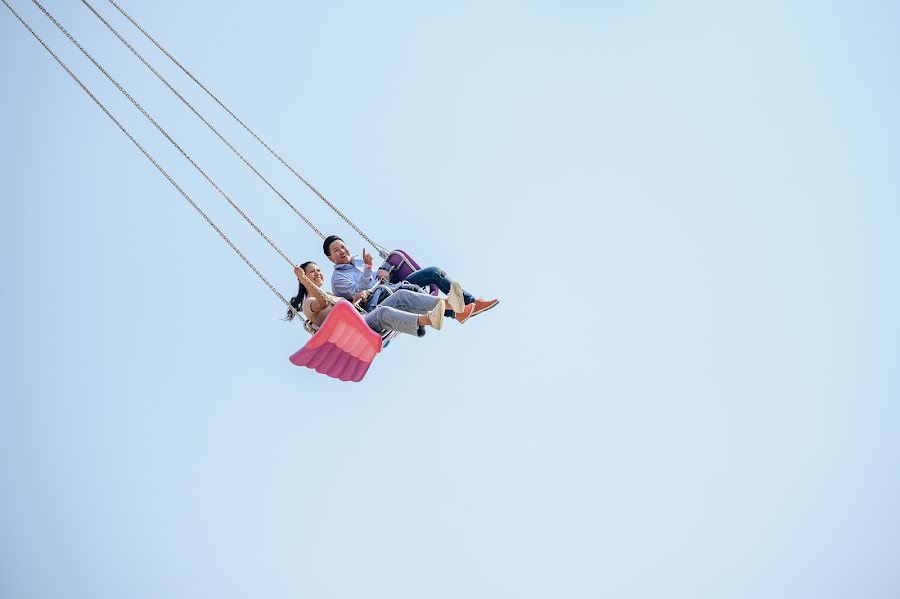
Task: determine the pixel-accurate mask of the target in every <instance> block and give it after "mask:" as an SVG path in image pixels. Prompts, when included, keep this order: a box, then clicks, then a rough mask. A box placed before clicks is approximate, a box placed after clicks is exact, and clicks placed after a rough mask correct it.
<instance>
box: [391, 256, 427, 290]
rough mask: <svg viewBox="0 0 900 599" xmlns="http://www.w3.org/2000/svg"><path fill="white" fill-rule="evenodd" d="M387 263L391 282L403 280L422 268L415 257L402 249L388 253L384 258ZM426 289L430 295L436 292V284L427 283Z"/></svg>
mask: <svg viewBox="0 0 900 599" xmlns="http://www.w3.org/2000/svg"><path fill="white" fill-rule="evenodd" d="M384 261H385V262H386V263H387V264H390V265H391V270H390V273H391V278H390V280H391V283H399V282H400V281H405V280H406V277H408V276H409V275H411V274H413V273H414V272H416V271H417V270H422V267H421V266H419V263H418V262H416V261H415V259H414V258H413V257H412V256H410V255H409V254H407V253H406V252H405V251H403V250H394V251H392V252H391V253H390V254H388V256H387V258H385V260H384ZM427 287H428V290H429V293H431V295H437V294H438V288H437V285H428V286H427Z"/></svg>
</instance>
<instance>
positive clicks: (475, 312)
mask: <svg viewBox="0 0 900 599" xmlns="http://www.w3.org/2000/svg"><path fill="white" fill-rule="evenodd" d="M499 305H500V300H497V301H496V302H494V303H493V304H491V305H490V306H488V307H487V308H482V309H481V310H474V311H472V316H470V317H469V318H473V317H475V316H478V315H479V314H484V313H485V312H487V311H488V310H490V309H492V308H496V307H497V306H499Z"/></svg>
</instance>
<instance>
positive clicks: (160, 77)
mask: <svg viewBox="0 0 900 599" xmlns="http://www.w3.org/2000/svg"><path fill="white" fill-rule="evenodd" d="M81 1H82V3H84V5H85V6H87V7H88V8H89V9H90V11H91V12H92V13H94V15H95V16H96V17H97V18H98V19H100V21H101V22H102V23H103V24H104V25H106V27H107V28H108V29H109V30H110V31H111V32H112V33H113V34H114V35H115V36H116V37H117V38H119V41H121V42H122V43H123V44H125V46H126V47H127V48H128V49H129V50H131V52H132V54H134V55H135V56H137V57H138V58H139V59H140V61H141V62H143V63H144V65H145V66H146V67H147V68H148V69H150V71H151V72H152V73H153V74H154V75H156V77H157V79H159V80H160V81H162V82H163V83H164V84H165V85H166V87H168V88H169V90H170V91H171V92H172V93H173V94H175V96H176V97H177V98H178V99H179V100H181V101H182V103H184V105H185V106H187V107H188V108H190V110H191V112H193V113H194V114H195V115H196V116H197V118H199V119H200V120H201V121H203V124H204V125H206V126H207V127H208V128H209V130H210V131H212V132H213V133H215V134H216V136H217V137H218V138H219V139H221V140H222V142H223V143H224V144H225V145H226V146H228V148H229V149H230V150H231V151H232V152H234V154H235V155H236V156H237V157H238V158H240V159H241V160H242V161H243V162H244V164H246V165H247V166H248V167H250V170H252V171H253V172H254V173H256V176H257V177H259V178H260V179H262V181H263V183H265V184H266V185H268V186H269V189H271V190H272V191H274V192H275V193H276V194H277V195H278V197H279V198H281V200H282V201H283V202H284V203H285V204H287V205H288V206H289V207H290V209H291V210H293V211H294V213H295V214H296V215H297V216H299V217H300V218H301V219H303V222H305V223H306V224H307V225H309V227H310V228H311V229H312V230H313V231H314V232H315V233H316V235H318V236H319V237H320V238H322V239H324V238H325V235H323V234H322V232H321V231H319V229H317V228H316V226H315V225H314V224H312V222H311V221H310V220H309V219H308V218H306V217H305V216H304V215H303V214H302V213H301V212H300V211H299V210H297V208H296V207H295V206H294V205H293V204H292V203H291V202H290V201H288V199H287V198H286V197H284V195H282V193H281V192H280V191H278V190H277V189H276V188H275V186H273V185H272V183H270V182H269V180H268V179H266V178H265V177H264V176H263V175H262V174H261V173H260V172H259V171H258V170H256V167H254V166H253V165H252V164H250V161H248V160H247V159H246V158H244V156H243V154H241V153H240V152H238V151H237V149H236V148H235V147H234V146H233V145H231V143H230V142H229V141H228V140H227V139H225V137H224V136H223V135H222V134H221V133H219V131H218V130H217V129H216V128H215V127H213V126H212V125H211V124H210V123H209V121H207V120H206V119H205V118H204V117H203V115H201V114H200V113H199V112H197V110H196V109H195V108H194V107H193V106H192V105H191V103H190V102H188V101H187V100H185V99H184V96H182V95H181V94H180V93H178V91H177V90H176V89H175V88H174V87H172V85H171V84H170V83H169V82H168V81H166V79H165V77H163V76H162V75H161V74H160V73H159V71H157V70H156V69H155V68H153V66H152V65H151V64H150V63H149V62H147V60H146V59H145V58H144V57H143V56H141V54H140V53H139V52H138V51H137V50H135V49H134V47H133V46H132V45H131V44H129V43H128V41H126V40H125V38H124V37H122V35H121V34H120V33H119V32H118V31H116V30H115V29H114V28H113V26H112V25H110V24H109V22H108V21H107V20H106V19H104V18H103V16H102V15H101V14H100V13H98V12H97V11H96V10H95V9H94V7H93V6H91V4H90V3H89V2H88V1H87V0H81Z"/></svg>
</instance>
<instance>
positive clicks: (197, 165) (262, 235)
mask: <svg viewBox="0 0 900 599" xmlns="http://www.w3.org/2000/svg"><path fill="white" fill-rule="evenodd" d="M31 1H32V2H33V3H34V4H35V5H36V6H37V7H38V8H40V9H41V11H42V12H43V13H44V14H45V15H46V16H47V18H48V19H50V21H52V22H53V24H54V25H56V27H57V28H58V29H59V30H60V31H62V32H63V34H64V35H65V36H66V37H67V38H69V41H70V42H72V43H73V44H75V47H77V48H78V49H79V50H81V53H82V54H84V55H85V57H87V59H88V60H90V61H91V62H92V63H93V64H94V66H95V67H97V68H98V69H100V72H101V73H103V74H104V75H105V76H106V78H107V79H109V81H110V82H111V83H112V84H113V85H115V86H116V88H117V89H118V90H119V91H120V92H122V95H124V96H125V97H126V98H128V100H129V101H130V102H131V103H132V104H134V106H135V108H137V109H138V110H139V111H140V112H141V114H143V115H144V116H145V117H147V120H149V121H150V122H151V123H152V124H153V126H154V127H156V129H157V130H158V131H159V132H160V133H162V134H163V136H165V138H166V139H167V140H169V142H170V143H171V144H172V145H173V146H175V148H176V149H177V150H178V151H179V152H181V155H182V156H184V157H185V158H186V159H187V161H188V162H190V163H191V165H192V166H193V167H194V168H195V169H197V172H199V173H200V174H201V175H203V178H204V179H206V180H207V181H208V182H209V184H210V185H212V186H213V187H214V188H215V190H216V191H218V192H219V194H220V195H221V196H222V197H223V198H225V200H226V201H228V203H229V204H231V207H232V208H234V209H235V210H236V211H237V213H238V214H240V215H241V216H242V217H243V218H244V220H245V221H247V223H248V224H249V225H250V226H251V227H253V229H254V230H255V231H256V232H257V233H258V234H259V235H260V237H262V238H263V239H265V240H266V242H267V243H268V244H269V245H270V246H271V247H272V249H274V250H275V251H276V252H278V255H280V256H281V257H282V258H284V260H285V262H287V263H288V264H290V265H291V266H293V265H294V263H293V262H292V261H291V259H290V258H288V257H287V255H286V254H285V253H284V252H282V251H281V248H279V247H278V246H277V245H275V242H273V241H272V240H271V239H269V237H268V236H267V235H266V234H265V233H263V232H262V229H260V228H259V227H258V226H256V223H254V222H253V220H251V218H250V217H249V216H247V214H246V213H244V211H243V210H241V208H240V206H238V205H237V204H235V203H234V200H232V199H231V198H230V197H228V194H227V193H225V192H224V191H223V190H222V188H221V187H219V185H218V184H217V183H216V182H215V181H213V180H212V178H211V177H210V176H209V175H207V174H206V171H204V170H203V169H202V168H200V165H199V164H197V163H196V162H194V159H193V158H191V157H190V156H189V155H188V153H187V152H185V151H184V149H182V147H181V146H180V145H178V143H177V142H176V141H175V140H174V139H172V136H171V135H169V134H168V133H167V132H166V130H165V129H163V128H162V126H160V124H159V123H157V122H156V120H155V119H154V118H153V117H152V116H150V113H148V112H147V111H146V110H144V107H143V106H141V105H140V104H139V103H138V101H137V100H135V99H134V97H133V96H132V95H131V94H129V93H128V92H127V91H126V90H125V88H124V87H122V85H121V84H119V82H118V81H116V80H115V79H114V78H113V76H112V75H110V74H109V73H108V72H107V71H106V69H104V68H103V67H102V66H101V65H100V63H98V62H97V61H96V60H94V57H93V56H91V55H90V54H89V53H88V51H87V50H85V49H84V48H83V47H82V46H81V44H79V43H78V40H76V39H75V38H74V37H72V35H71V34H70V33H69V32H68V31H66V29H65V27H63V26H62V25H60V24H59V21H57V20H56V19H55V18H54V17H53V15H51V14H50V13H49V12H47V9H46V8H44V7H43V6H42V5H41V3H40V2H38V0H31Z"/></svg>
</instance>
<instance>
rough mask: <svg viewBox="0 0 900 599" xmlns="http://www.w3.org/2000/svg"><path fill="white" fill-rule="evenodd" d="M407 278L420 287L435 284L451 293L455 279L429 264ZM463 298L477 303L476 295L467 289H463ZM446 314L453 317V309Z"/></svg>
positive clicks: (470, 302) (467, 301)
mask: <svg viewBox="0 0 900 599" xmlns="http://www.w3.org/2000/svg"><path fill="white" fill-rule="evenodd" d="M406 280H407V281H409V282H410V283H412V284H413V285H418V286H419V287H425V286H426V285H435V286H437V288H438V289H440V290H441V291H443V292H444V293H450V285H452V284H453V279H451V278H450V277H448V276H447V273H445V272H444V271H443V270H441V269H440V268H438V267H437V266H429V267H427V268H423V269H421V270H417V271H416V272H414V273H413V274H411V275H409V276H408V277H406ZM463 298H464V299H465V301H466V304H474V303H475V296H474V295H472V294H471V293H468V292H467V291H463ZM444 315H445V316H449V317H450V318H453V316H454V313H453V310H447V311H446V312H445V313H444Z"/></svg>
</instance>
